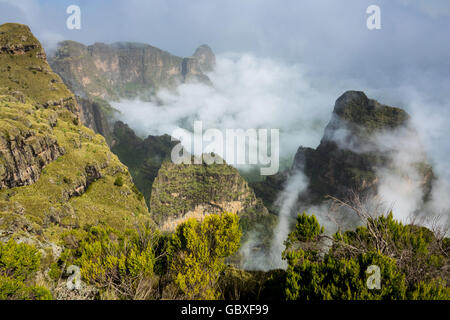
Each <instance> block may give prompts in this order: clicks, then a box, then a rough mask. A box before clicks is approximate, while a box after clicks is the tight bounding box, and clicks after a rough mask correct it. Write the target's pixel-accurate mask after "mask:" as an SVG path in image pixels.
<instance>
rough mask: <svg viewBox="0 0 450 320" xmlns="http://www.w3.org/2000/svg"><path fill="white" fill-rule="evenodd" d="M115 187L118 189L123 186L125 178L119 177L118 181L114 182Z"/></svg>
mask: <svg viewBox="0 0 450 320" xmlns="http://www.w3.org/2000/svg"><path fill="white" fill-rule="evenodd" d="M114 185H115V186H118V187H121V186H123V178H122V177H121V176H119V177H117V178H116V180H114Z"/></svg>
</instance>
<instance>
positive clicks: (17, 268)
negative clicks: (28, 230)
mask: <svg viewBox="0 0 450 320" xmlns="http://www.w3.org/2000/svg"><path fill="white" fill-rule="evenodd" d="M39 265H40V253H39V251H38V250H37V249H36V248H35V247H34V246H32V245H29V244H26V243H17V242H15V241H14V240H12V239H11V240H9V241H8V242H7V243H2V242H0V299H1V300H5V299H10V300H19V299H20V300H24V299H25V300H49V299H51V298H52V296H51V293H50V291H49V290H48V289H46V288H44V287H40V286H33V285H32V284H31V283H32V281H31V280H32V279H31V278H32V276H33V275H34V273H35V272H36V271H37V270H38V268H39Z"/></svg>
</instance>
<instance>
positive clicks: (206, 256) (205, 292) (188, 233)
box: [167, 212, 242, 299]
mask: <svg viewBox="0 0 450 320" xmlns="http://www.w3.org/2000/svg"><path fill="white" fill-rule="evenodd" d="M241 235H242V232H241V230H240V228H239V218H238V216H237V215H236V214H232V213H227V212H225V213H222V214H212V215H207V216H206V217H205V219H204V220H203V222H199V221H197V220H196V219H189V220H187V221H186V222H184V223H183V224H181V225H179V226H178V228H177V230H176V232H175V234H173V236H172V238H171V239H170V242H169V246H168V249H167V252H168V259H169V265H170V272H171V273H172V274H173V275H174V281H175V284H176V285H177V286H178V288H179V290H180V291H181V292H182V294H183V295H184V297H186V298H187V299H217V298H218V297H219V295H220V293H219V292H218V290H217V287H218V279H219V274H220V273H221V272H222V271H223V270H224V269H225V263H224V260H225V258H226V257H228V256H231V255H232V254H234V253H235V252H236V251H237V250H238V249H239V243H240V239H241Z"/></svg>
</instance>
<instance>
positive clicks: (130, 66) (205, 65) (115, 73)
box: [49, 41, 215, 100]
mask: <svg viewBox="0 0 450 320" xmlns="http://www.w3.org/2000/svg"><path fill="white" fill-rule="evenodd" d="M49 61H50V65H51V66H52V68H53V69H54V70H55V72H57V73H58V74H60V75H61V77H62V78H63V79H64V81H65V82H66V84H67V85H68V86H69V87H70V88H71V89H72V90H73V91H74V92H75V93H76V94H77V95H83V94H85V95H88V96H93V97H99V98H102V99H106V100H117V99H120V98H135V97H136V96H139V95H143V96H144V97H149V96H150V95H152V94H154V93H155V92H156V91H157V90H158V89H160V88H173V87H175V86H176V85H178V84H180V83H184V82H189V81H200V82H203V83H209V84H210V83H211V82H210V80H209V78H208V76H207V75H206V74H205V73H204V72H203V70H204V71H211V70H212V68H213V67H214V64H215V56H214V53H213V52H212V50H211V49H210V48H209V47H208V46H207V45H202V46H201V47H199V48H198V49H197V50H196V52H195V53H194V55H193V56H192V57H185V58H182V57H178V56H175V55H172V54H170V53H169V52H167V51H163V50H161V49H158V48H156V47H153V46H151V45H148V44H143V43H133V42H118V43H113V44H110V45H108V44H104V43H95V44H93V45H89V46H86V45H83V44H81V43H78V42H75V41H63V42H61V43H60V44H59V47H58V49H57V51H56V53H55V54H54V56H52V57H50V59H49Z"/></svg>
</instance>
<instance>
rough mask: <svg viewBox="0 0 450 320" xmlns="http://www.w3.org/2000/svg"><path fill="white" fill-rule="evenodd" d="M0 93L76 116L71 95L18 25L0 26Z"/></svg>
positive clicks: (26, 31) (35, 42)
mask: <svg viewBox="0 0 450 320" xmlns="http://www.w3.org/2000/svg"><path fill="white" fill-rule="evenodd" d="M0 73H1V75H2V77H1V78H0V94H7V95H12V96H15V97H16V98H19V97H20V98H19V100H21V101H22V102H25V100H27V99H29V100H32V101H33V103H36V104H38V105H40V106H42V107H44V108H48V107H62V108H66V109H67V110H69V111H71V112H72V113H73V114H74V117H78V116H79V114H78V112H79V111H78V105H77V103H76V100H75V96H74V95H73V93H72V92H70V91H69V90H68V89H67V87H66V86H65V85H64V83H63V81H62V80H61V78H60V77H59V76H58V75H57V74H55V73H54V72H53V71H52V70H51V68H50V66H49V64H48V63H47V60H46V55H45V51H44V49H43V47H42V45H41V44H40V42H39V41H38V40H37V39H36V38H35V37H34V36H33V34H32V33H31V31H30V28H28V27H27V26H25V25H22V24H16V23H5V24H3V25H1V27H0Z"/></svg>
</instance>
